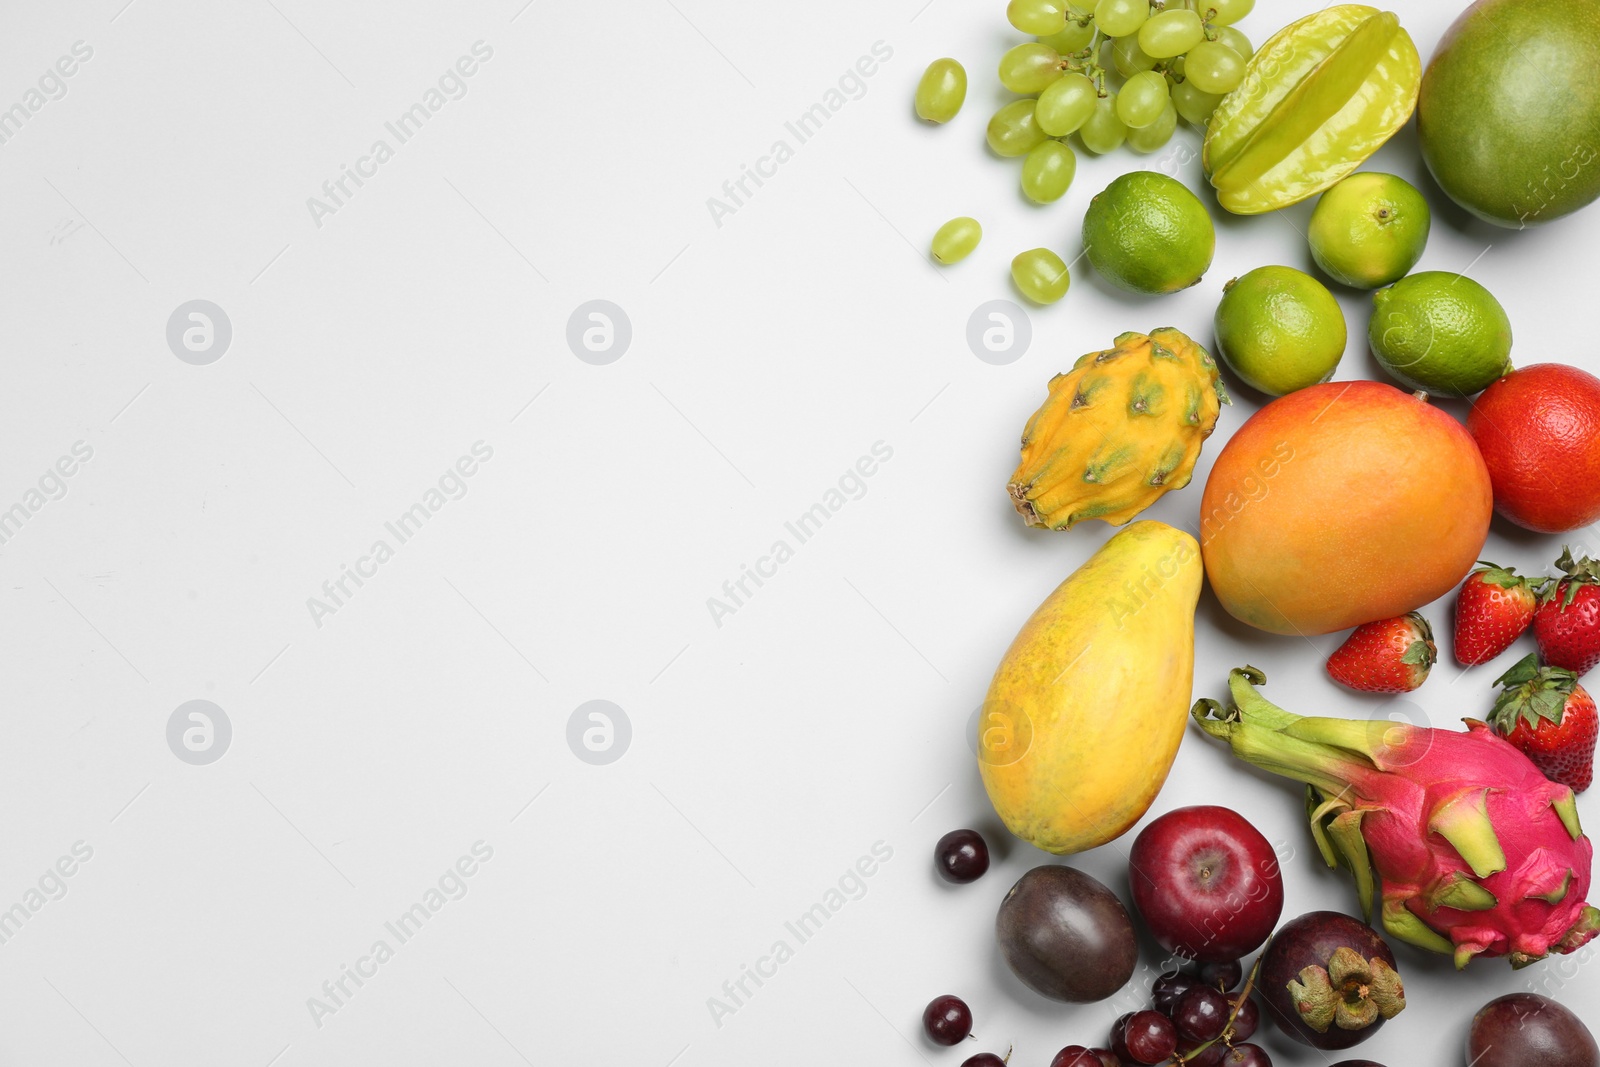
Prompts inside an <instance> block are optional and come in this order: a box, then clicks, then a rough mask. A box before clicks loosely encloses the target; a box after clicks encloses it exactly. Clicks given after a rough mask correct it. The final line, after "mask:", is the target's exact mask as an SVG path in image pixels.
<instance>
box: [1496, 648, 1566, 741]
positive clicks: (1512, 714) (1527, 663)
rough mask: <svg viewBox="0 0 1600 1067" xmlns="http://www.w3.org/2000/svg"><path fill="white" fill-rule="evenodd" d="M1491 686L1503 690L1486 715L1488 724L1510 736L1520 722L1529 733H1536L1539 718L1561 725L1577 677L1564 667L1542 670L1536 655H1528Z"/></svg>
mask: <svg viewBox="0 0 1600 1067" xmlns="http://www.w3.org/2000/svg"><path fill="white" fill-rule="evenodd" d="M1494 684H1495V685H1498V686H1503V687H1504V688H1503V689H1502V690H1501V692H1500V695H1499V696H1498V697H1496V698H1495V702H1494V708H1493V710H1491V711H1490V712H1489V724H1490V725H1491V726H1493V727H1494V728H1495V729H1496V730H1499V731H1500V732H1501V733H1502V734H1509V733H1510V732H1511V731H1512V730H1515V729H1516V728H1517V723H1518V722H1519V721H1521V722H1525V723H1527V724H1528V728H1529V729H1530V730H1537V729H1538V728H1539V721H1540V720H1541V719H1544V720H1548V721H1549V722H1550V723H1551V724H1552V725H1555V726H1559V725H1561V717H1562V713H1563V712H1564V711H1565V709H1566V706H1567V698H1568V697H1570V696H1572V691H1573V689H1575V688H1576V687H1577V685H1578V676H1577V674H1576V673H1575V672H1573V671H1569V670H1567V669H1566V668H1564V667H1541V666H1539V657H1538V655H1537V654H1536V653H1533V652H1530V653H1528V654H1527V655H1526V656H1524V657H1522V658H1521V659H1519V660H1518V661H1517V662H1516V663H1514V664H1513V665H1512V666H1511V669H1510V670H1508V671H1506V673H1504V674H1502V675H1501V676H1500V677H1498V678H1496V679H1495V683H1494Z"/></svg>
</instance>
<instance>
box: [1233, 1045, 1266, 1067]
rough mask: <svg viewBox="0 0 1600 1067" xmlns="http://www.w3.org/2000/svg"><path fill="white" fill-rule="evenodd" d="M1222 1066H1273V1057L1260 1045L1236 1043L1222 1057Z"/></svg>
mask: <svg viewBox="0 0 1600 1067" xmlns="http://www.w3.org/2000/svg"><path fill="white" fill-rule="evenodd" d="M1222 1067H1272V1057H1271V1056H1268V1055H1267V1050H1266V1049H1264V1048H1262V1047H1261V1046H1260V1045H1235V1046H1233V1047H1232V1048H1230V1049H1229V1050H1228V1054H1227V1055H1226V1056H1223V1057H1222Z"/></svg>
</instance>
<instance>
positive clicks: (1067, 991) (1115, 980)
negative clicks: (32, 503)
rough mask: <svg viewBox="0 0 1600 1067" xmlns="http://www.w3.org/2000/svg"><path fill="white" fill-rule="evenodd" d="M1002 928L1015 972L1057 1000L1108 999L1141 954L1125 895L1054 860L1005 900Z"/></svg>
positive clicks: (1000, 936)
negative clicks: (1119, 896)
mask: <svg viewBox="0 0 1600 1067" xmlns="http://www.w3.org/2000/svg"><path fill="white" fill-rule="evenodd" d="M994 928H995V937H996V939H997V940H998V941H999V943H1000V952H1001V955H1002V956H1004V957H1005V961H1006V964H1007V965H1008V966H1009V967H1010V968H1011V970H1012V972H1013V973H1014V974H1015V975H1016V976H1017V977H1018V978H1020V979H1021V980H1022V982H1023V983H1024V984H1025V985H1027V986H1028V988H1030V989H1032V990H1033V991H1034V992H1036V993H1039V994H1040V995H1042V996H1046V997H1050V998H1051V999H1053V1000H1064V1001H1067V1002H1068V1003H1072V1004H1088V1003H1091V1002H1093V1001H1097V1000H1104V999H1106V998H1107V997H1109V996H1111V995H1112V994H1113V993H1115V992H1116V991H1117V990H1119V989H1121V988H1122V987H1123V986H1124V985H1125V984H1127V981H1128V979H1129V978H1131V977H1133V969H1134V966H1135V965H1136V964H1137V963H1138V962H1139V945H1138V941H1137V940H1136V939H1135V937H1134V933H1133V922H1132V920H1130V919H1129V918H1128V911H1127V909H1126V908H1124V907H1123V906H1122V901H1120V900H1118V899H1117V896H1116V894H1115V893H1113V892H1111V890H1109V889H1107V888H1106V887H1105V886H1104V885H1102V884H1101V883H1100V882H1098V881H1096V880H1095V879H1094V878H1092V877H1090V876H1089V875H1087V874H1084V873H1083V872H1082V871H1079V870H1075V869H1073V868H1071V867H1063V866H1059V865H1054V864H1047V865H1045V866H1043V867H1035V868H1034V869H1033V870H1031V871H1029V872H1028V873H1027V874H1025V875H1023V876H1022V877H1021V879H1019V880H1018V881H1017V884H1016V885H1014V886H1012V887H1011V890H1010V892H1008V893H1006V896H1005V899H1004V900H1003V901H1001V903H1000V913H999V914H998V915H997V916H996V917H995V924H994Z"/></svg>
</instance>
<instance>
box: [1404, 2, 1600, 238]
mask: <svg viewBox="0 0 1600 1067" xmlns="http://www.w3.org/2000/svg"><path fill="white" fill-rule="evenodd" d="M1597 64H1600V7H1597V6H1596V5H1594V4H1592V3H1572V2H1571V0H1479V2H1478V3H1475V4H1473V5H1472V6H1471V7H1469V8H1467V10H1466V11H1464V12H1463V13H1462V14H1461V15H1460V17H1458V18H1457V19H1456V21H1455V22H1454V23H1453V24H1452V25H1451V26H1450V28H1449V29H1448V30H1446V31H1445V34H1444V36H1443V37H1442V38H1441V39H1440V41H1439V46H1438V48H1437V49H1436V50H1435V51H1434V54H1433V58H1432V59H1431V60H1430V61H1429V63H1428V69H1427V71H1426V72H1425V73H1424V75H1423V78H1422V91H1421V96H1420V98H1419V100H1418V103H1417V137H1418V141H1419V143H1420V146H1421V148H1422V158H1423V159H1424V160H1425V161H1426V162H1427V164H1428V170H1430V171H1431V172H1432V173H1433V177H1434V179H1435V180H1436V181H1437V182H1438V183H1439V187H1440V188H1442V189H1443V190H1444V191H1445V193H1446V194H1448V195H1449V196H1450V198H1451V199H1452V200H1454V201H1455V202H1456V203H1458V204H1460V205H1461V206H1462V207H1464V208H1466V209H1467V210H1468V211H1470V212H1472V213H1473V214H1474V215H1476V216H1478V217H1479V218H1480V219H1484V220H1485V221H1488V222H1492V223H1494V224H1496V225H1499V226H1510V227H1516V228H1518V229H1520V228H1522V227H1524V226H1529V225H1533V224H1536V223H1541V222H1548V221H1549V220H1550V219H1554V218H1559V217H1560V216H1562V215H1566V214H1568V213H1570V212H1573V211H1576V210H1578V209H1579V208H1581V207H1583V206H1584V205H1585V204H1588V203H1589V202H1590V201H1592V200H1593V199H1594V198H1595V197H1596V196H1600V166H1597V165H1596V162H1597V160H1596V153H1597V151H1600V80H1597V79H1596V78H1595V77H1594V74H1593V72H1594V69H1595V67H1596V65H1597Z"/></svg>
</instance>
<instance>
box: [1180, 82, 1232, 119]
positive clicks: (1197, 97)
mask: <svg viewBox="0 0 1600 1067" xmlns="http://www.w3.org/2000/svg"><path fill="white" fill-rule="evenodd" d="M1172 103H1173V106H1175V107H1176V108H1177V109H1178V114H1179V115H1181V116H1182V117H1183V120H1184V121H1185V122H1192V123H1194V124H1195V125H1196V126H1204V125H1205V124H1206V122H1207V121H1209V120H1210V118H1211V113H1212V112H1213V111H1215V110H1217V105H1218V104H1220V103H1222V97H1220V96H1213V95H1211V94H1210V93H1203V92H1201V91H1200V90H1199V89H1196V88H1195V87H1194V82H1190V81H1181V82H1179V83H1178V84H1177V85H1174V86H1173V87H1172Z"/></svg>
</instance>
